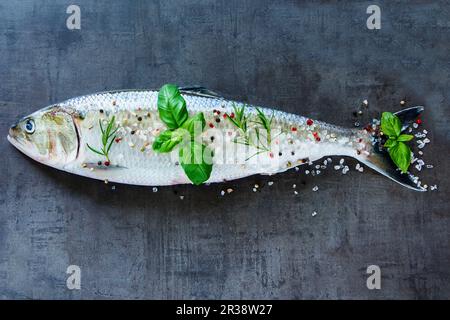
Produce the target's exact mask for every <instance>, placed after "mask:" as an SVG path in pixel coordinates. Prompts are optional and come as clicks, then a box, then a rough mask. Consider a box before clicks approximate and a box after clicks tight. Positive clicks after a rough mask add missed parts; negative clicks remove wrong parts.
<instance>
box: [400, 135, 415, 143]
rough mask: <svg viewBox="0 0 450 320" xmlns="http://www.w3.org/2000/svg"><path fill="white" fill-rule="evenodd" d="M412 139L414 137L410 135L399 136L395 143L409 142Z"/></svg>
mask: <svg viewBox="0 0 450 320" xmlns="http://www.w3.org/2000/svg"><path fill="white" fill-rule="evenodd" d="M412 139H414V136H413V135H412V134H401V135H399V136H398V138H397V141H405V142H406V141H410V140H412Z"/></svg>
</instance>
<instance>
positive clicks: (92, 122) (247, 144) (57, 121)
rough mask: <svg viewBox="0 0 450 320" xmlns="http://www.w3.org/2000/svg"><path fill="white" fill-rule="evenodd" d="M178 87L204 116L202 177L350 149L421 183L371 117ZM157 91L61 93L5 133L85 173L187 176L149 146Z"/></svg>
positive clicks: (176, 179)
mask: <svg viewBox="0 0 450 320" xmlns="http://www.w3.org/2000/svg"><path fill="white" fill-rule="evenodd" d="M181 93H182V96H183V98H184V99H185V101H186V105H187V109H188V111H189V114H191V115H192V114H196V113H198V112H203V114H204V117H205V120H206V127H205V130H204V131H203V132H202V133H201V135H200V136H199V139H201V141H202V143H204V144H205V145H207V146H208V148H209V150H212V155H213V156H212V157H211V160H212V162H213V169H212V172H211V175H210V177H209V179H208V180H207V181H206V182H207V183H214V182H223V181H229V180H233V179H238V178H242V177H246V176H250V175H254V174H275V173H278V172H283V171H285V170H288V169H290V168H293V167H295V166H298V165H301V164H304V163H311V162H312V161H315V160H318V159H320V158H323V157H328V156H335V155H339V156H349V157H353V158H355V159H357V160H358V161H360V162H362V163H363V164H365V165H367V166H368V167H370V168H372V169H374V170H375V171H378V172H379V173H381V174H383V175H385V176H387V177H389V178H390V179H392V180H394V181H396V182H398V183H400V184H402V185H404V186H406V187H409V188H411V189H414V190H418V191H423V190H424V189H423V188H421V187H420V186H419V185H417V183H416V180H415V179H414V177H413V175H411V174H410V173H407V174H401V173H400V171H399V170H398V169H397V168H396V166H395V165H394V164H393V162H392V161H391V160H390V158H389V155H388V153H387V152H386V150H383V148H382V147H380V146H381V143H380V135H379V131H378V127H377V126H376V125H369V126H366V127H365V128H364V129H347V128H342V127H338V126H334V125H330V124H327V123H324V122H321V121H317V120H313V119H309V118H306V117H303V116H299V115H295V114H290V113H286V112H282V111H276V110H272V109H269V108H257V107H254V106H251V105H246V104H243V103H240V102H235V101H231V100H226V99H224V98H222V97H220V96H218V95H216V94H214V93H213V92H211V91H209V90H206V89H204V88H185V89H184V90H183V89H182V90H181ZM157 98H158V91H156V90H129V91H114V92H103V93H96V94H91V95H86V96H81V97H77V98H73V99H69V100H66V101H64V102H62V103H58V104H55V105H51V106H49V107H46V108H44V109H41V110H39V111H37V112H35V113H33V114H31V115H29V116H27V117H24V118H23V119H21V120H20V121H19V122H18V123H17V124H15V125H13V126H12V127H11V129H10V131H9V135H8V140H9V141H10V142H11V143H12V144H13V145H14V146H15V147H16V148H17V149H19V150H20V151H22V152H23V153H24V154H26V155H27V156H29V157H31V158H33V159H34V160H36V161H39V162H41V163H43V164H45V165H48V166H51V167H54V168H57V169H59V170H63V171H67V172H70V173H74V174H78V175H81V176H86V177H89V178H94V179H100V180H108V181H110V182H118V183H125V184H135V185H148V186H158V185H174V184H185V183H190V180H189V179H188V178H187V177H186V174H185V173H184V171H183V169H182V168H181V167H180V164H179V162H178V158H177V157H174V154H178V153H177V152H173V153H156V152H155V151H154V150H153V149H152V144H153V142H154V141H155V139H156V137H157V136H158V135H159V134H160V133H161V132H163V131H164V130H165V129H166V125H165V124H164V123H163V122H162V121H161V120H160V117H159V116H158V107H157ZM236 110H241V111H242V112H243V113H245V114H244V118H245V119H246V121H247V123H248V124H247V125H248V128H247V130H248V132H247V131H246V132H247V133H243V132H242V130H241V129H239V128H238V127H236V125H235V123H234V122H233V121H231V120H232V119H234V117H236V116H237V115H236V114H235V113H236ZM422 111H423V108H422V107H413V108H409V109H405V110H402V111H399V112H397V113H396V115H397V116H398V117H399V118H400V119H401V121H402V124H403V129H405V128H406V127H407V126H408V125H409V124H411V123H412V122H413V121H414V120H415V119H416V118H417V116H418V115H419V114H420V113H421V112H422ZM261 116H262V117H263V119H267V120H268V123H269V127H268V128H261V127H260V126H261V121H260V119H261ZM229 118H231V119H229ZM269 120H270V121H269ZM108 126H109V129H110V131H111V132H114V136H113V137H114V139H113V140H111V141H109V140H108V141H106V144H105V143H103V142H105V141H102V133H104V131H105V130H106V129H107V127H108ZM261 129H269V130H261ZM263 131H264V132H263ZM246 134H248V136H246ZM110 138H111V137H110ZM102 143H103V145H105V146H106V148H108V150H109V152H108V156H107V157H105V156H104V155H102V154H99V153H98V152H95V150H99V149H101V146H102ZM93 150H94V151H93Z"/></svg>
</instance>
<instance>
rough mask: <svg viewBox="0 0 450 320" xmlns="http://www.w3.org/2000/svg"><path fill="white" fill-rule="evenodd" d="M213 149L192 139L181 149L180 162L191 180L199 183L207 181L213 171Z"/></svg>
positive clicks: (196, 183)
mask: <svg viewBox="0 0 450 320" xmlns="http://www.w3.org/2000/svg"><path fill="white" fill-rule="evenodd" d="M210 155H211V151H210V150H209V148H207V147H206V146H205V145H204V144H201V143H199V142H197V141H190V142H189V143H188V144H187V145H186V146H185V147H184V148H181V149H180V153H179V156H180V164H181V167H182V168H183V170H184V172H185V173H186V175H187V177H188V178H189V180H191V181H192V183H193V184H195V185H199V184H202V183H203V182H205V181H207V180H208V179H209V177H210V175H211V171H212V160H211V158H210Z"/></svg>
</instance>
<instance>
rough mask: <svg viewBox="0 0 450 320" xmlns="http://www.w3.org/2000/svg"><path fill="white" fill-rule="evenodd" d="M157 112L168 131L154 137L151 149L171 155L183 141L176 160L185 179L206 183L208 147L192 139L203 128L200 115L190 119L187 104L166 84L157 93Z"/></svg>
mask: <svg viewBox="0 0 450 320" xmlns="http://www.w3.org/2000/svg"><path fill="white" fill-rule="evenodd" d="M158 112H159V117H160V118H161V120H162V121H163V122H164V123H165V124H166V125H167V127H168V128H169V129H168V130H166V131H164V132H162V133H161V134H160V135H159V136H158V137H156V140H155V141H154V142H153V145H152V148H153V150H154V151H155V152H158V153H167V152H171V151H172V150H173V149H174V148H175V147H176V146H177V145H179V144H180V143H182V142H183V144H182V145H181V147H180V151H179V159H180V164H181V167H182V168H183V170H184V172H185V173H186V175H187V177H188V178H189V180H191V181H192V183H193V184H195V185H199V184H202V183H203V182H205V181H207V180H208V179H209V177H210V175H211V172H212V161H211V159H209V158H208V153H209V154H211V153H210V151H209V149H208V147H207V146H205V145H204V144H202V143H201V142H198V141H196V139H195V137H196V133H201V132H202V131H203V129H204V128H205V125H206V122H205V117H204V115H203V113H202V112H200V113H197V114H196V115H194V116H193V117H191V118H189V114H188V111H187V108H186V101H185V100H184V98H183V97H182V96H181V94H180V91H179V90H178V87H177V86H175V85H173V84H166V85H164V86H162V88H161V89H160V90H159V93H158ZM207 160H208V161H207Z"/></svg>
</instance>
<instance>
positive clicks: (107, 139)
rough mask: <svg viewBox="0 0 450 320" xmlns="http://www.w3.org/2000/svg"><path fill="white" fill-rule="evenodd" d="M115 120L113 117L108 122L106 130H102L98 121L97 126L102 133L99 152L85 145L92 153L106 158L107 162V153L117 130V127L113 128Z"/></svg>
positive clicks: (100, 122)
mask: <svg viewBox="0 0 450 320" xmlns="http://www.w3.org/2000/svg"><path fill="white" fill-rule="evenodd" d="M115 120H116V117H115V116H113V117H112V118H111V120H109V122H108V125H107V126H106V128H103V125H102V121H101V120H98V124H99V125H100V131H101V132H102V148H101V149H100V150H97V149H95V148H93V147H91V146H90V145H89V144H88V143H86V145H87V147H88V148H89V149H90V150H91V151H92V152H94V153H97V154H99V155H101V156H104V157H105V158H106V161H108V162H110V159H109V151H110V150H111V147H112V145H113V142H114V140H115V139H116V137H117V135H116V132H117V130H118V129H119V128H117V127H116V128H114V123H115Z"/></svg>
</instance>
